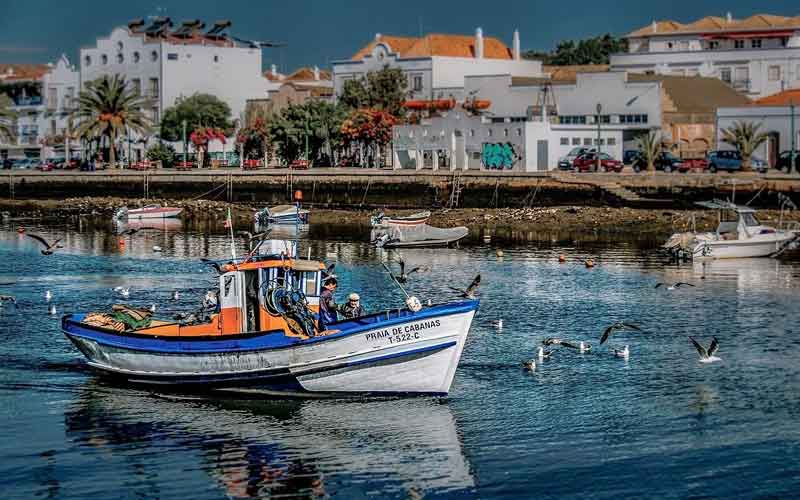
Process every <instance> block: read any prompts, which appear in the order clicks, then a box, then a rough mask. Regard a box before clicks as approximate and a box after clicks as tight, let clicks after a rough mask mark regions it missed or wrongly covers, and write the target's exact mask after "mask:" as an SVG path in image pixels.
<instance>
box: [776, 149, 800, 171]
mask: <svg viewBox="0 0 800 500" xmlns="http://www.w3.org/2000/svg"><path fill="white" fill-rule="evenodd" d="M791 154H792V152H791V151H784V152H783V153H781V154H780V155H778V161H777V162H775V168H776V169H778V170H780V171H781V172H784V173H787V174H788V173H791V172H792V171H793V170H794V171H800V151H795V152H794V162H793V163H794V169H792V167H791V166H790V165H789V163H790V162H789V156H790V155H791Z"/></svg>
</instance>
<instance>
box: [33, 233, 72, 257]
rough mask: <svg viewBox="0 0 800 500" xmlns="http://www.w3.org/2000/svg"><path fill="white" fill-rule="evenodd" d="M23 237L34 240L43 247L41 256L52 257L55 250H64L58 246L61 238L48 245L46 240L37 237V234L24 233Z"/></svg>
mask: <svg viewBox="0 0 800 500" xmlns="http://www.w3.org/2000/svg"><path fill="white" fill-rule="evenodd" d="M25 236H29V237H31V238H33V239H34V240H36V241H38V242H39V243H41V244H42V245H44V250H42V255H53V252H55V251H56V250H57V249H59V248H64V247H63V246H61V245H59V244H58V243H59V242H60V241H61V238H59V239H57V240H55V241H54V242H53V243H50V242H48V241H47V240H46V239H44V238H42V237H41V236H39V235H38V234H31V233H25Z"/></svg>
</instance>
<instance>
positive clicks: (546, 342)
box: [542, 337, 563, 345]
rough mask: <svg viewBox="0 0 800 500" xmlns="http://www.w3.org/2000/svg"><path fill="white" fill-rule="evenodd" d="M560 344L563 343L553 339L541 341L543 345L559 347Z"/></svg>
mask: <svg viewBox="0 0 800 500" xmlns="http://www.w3.org/2000/svg"><path fill="white" fill-rule="evenodd" d="M561 342H563V341H562V340H561V339H557V338H555V337H550V338H546V339H544V340H542V344H543V345H561Z"/></svg>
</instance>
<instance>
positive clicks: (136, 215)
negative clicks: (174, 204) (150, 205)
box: [127, 207, 183, 220]
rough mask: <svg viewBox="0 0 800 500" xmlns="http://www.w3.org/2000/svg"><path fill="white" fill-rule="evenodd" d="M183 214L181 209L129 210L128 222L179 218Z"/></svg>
mask: <svg viewBox="0 0 800 500" xmlns="http://www.w3.org/2000/svg"><path fill="white" fill-rule="evenodd" d="M181 212H183V209H181V208H169V207H163V208H157V209H147V210H145V209H133V210H128V213H127V217H128V220H142V219H170V218H173V217H177V216H178V215H180V213H181Z"/></svg>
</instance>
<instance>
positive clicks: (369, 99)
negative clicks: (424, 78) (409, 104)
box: [339, 66, 408, 117]
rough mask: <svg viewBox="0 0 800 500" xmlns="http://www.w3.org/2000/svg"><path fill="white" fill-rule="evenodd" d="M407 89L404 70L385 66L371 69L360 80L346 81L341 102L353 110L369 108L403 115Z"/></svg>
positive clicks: (398, 115) (394, 114) (393, 114)
mask: <svg viewBox="0 0 800 500" xmlns="http://www.w3.org/2000/svg"><path fill="white" fill-rule="evenodd" d="M407 89H408V80H407V79H406V76H405V75H404V74H403V72H402V71H401V70H400V69H399V68H390V67H389V66H384V68H383V69H381V70H380V71H370V72H369V73H367V75H366V76H364V77H362V78H360V79H358V80H348V81H347V82H345V84H344V88H343V89H342V95H341V96H339V102H340V103H342V104H343V105H344V106H346V107H348V108H349V109H351V110H353V109H363V108H369V109H376V110H379V111H385V112H386V113H389V114H390V115H392V116H396V117H402V116H403V114H404V111H405V110H404V108H403V103H404V102H405V100H406V98H407V97H408V90H407Z"/></svg>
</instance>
